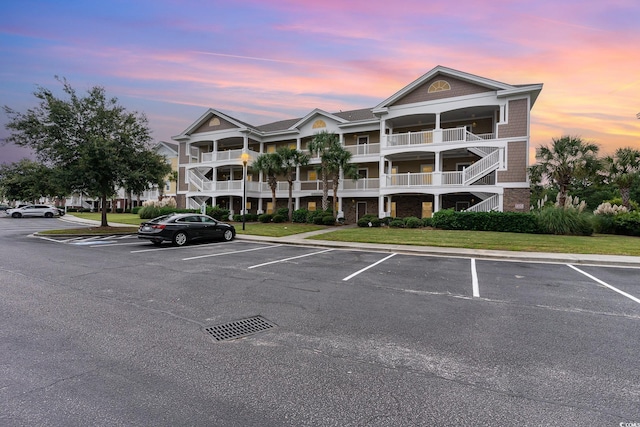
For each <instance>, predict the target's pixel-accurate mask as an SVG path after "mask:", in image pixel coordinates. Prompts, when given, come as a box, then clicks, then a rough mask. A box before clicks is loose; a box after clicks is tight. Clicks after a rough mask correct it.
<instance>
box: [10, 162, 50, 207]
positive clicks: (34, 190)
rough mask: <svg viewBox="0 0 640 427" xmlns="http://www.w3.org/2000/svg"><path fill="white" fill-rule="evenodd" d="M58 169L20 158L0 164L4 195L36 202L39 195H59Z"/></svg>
mask: <svg viewBox="0 0 640 427" xmlns="http://www.w3.org/2000/svg"><path fill="white" fill-rule="evenodd" d="M58 172H59V171H57V170H54V169H52V168H49V167H47V166H45V165H43V164H42V163H39V162H34V161H33V160H29V159H22V160H20V161H19V162H16V163H10V164H2V165H0V186H1V187H2V188H3V193H4V197H6V198H7V199H9V200H22V201H29V202H32V203H37V201H38V199H39V198H40V197H47V196H52V197H57V196H60V195H61V192H62V191H61V190H60V189H59V188H58V185H57V184H58V182H59V173H58Z"/></svg>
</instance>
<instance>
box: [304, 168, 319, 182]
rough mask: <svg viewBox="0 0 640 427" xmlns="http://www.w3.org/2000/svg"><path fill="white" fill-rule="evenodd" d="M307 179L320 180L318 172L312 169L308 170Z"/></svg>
mask: <svg viewBox="0 0 640 427" xmlns="http://www.w3.org/2000/svg"><path fill="white" fill-rule="evenodd" d="M307 180H308V181H317V180H318V173H317V172H316V171H315V170H313V169H312V170H310V171H307Z"/></svg>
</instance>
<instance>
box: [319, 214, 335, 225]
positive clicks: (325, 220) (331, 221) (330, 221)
mask: <svg viewBox="0 0 640 427" xmlns="http://www.w3.org/2000/svg"><path fill="white" fill-rule="evenodd" d="M322 224H324V225H336V219H335V218H334V217H333V215H325V216H323V217H322Z"/></svg>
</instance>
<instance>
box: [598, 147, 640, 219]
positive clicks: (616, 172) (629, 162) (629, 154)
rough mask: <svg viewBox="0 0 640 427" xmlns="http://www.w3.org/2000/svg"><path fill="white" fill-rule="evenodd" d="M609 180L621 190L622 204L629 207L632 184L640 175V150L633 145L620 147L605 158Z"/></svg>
mask: <svg viewBox="0 0 640 427" xmlns="http://www.w3.org/2000/svg"><path fill="white" fill-rule="evenodd" d="M604 162H605V165H606V173H607V177H608V178H609V181H610V182H611V183H613V184H615V186H616V187H618V189H619V190H620V196H621V197H622V204H623V205H624V206H625V207H626V208H627V209H629V208H630V204H629V201H630V200H631V186H632V185H633V182H634V180H635V179H636V177H637V176H638V175H640V151H639V150H635V149H633V148H631V147H626V148H618V149H617V150H616V152H615V154H614V155H613V156H607V157H605V159H604Z"/></svg>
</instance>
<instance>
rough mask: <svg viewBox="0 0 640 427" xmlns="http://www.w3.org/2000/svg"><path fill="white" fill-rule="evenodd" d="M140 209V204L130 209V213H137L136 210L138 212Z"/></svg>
mask: <svg viewBox="0 0 640 427" xmlns="http://www.w3.org/2000/svg"><path fill="white" fill-rule="evenodd" d="M140 209H142V208H141V207H140V206H136V207H135V208H133V209H131V213H132V214H134V215H137V214H138V212H140Z"/></svg>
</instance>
